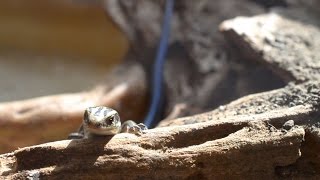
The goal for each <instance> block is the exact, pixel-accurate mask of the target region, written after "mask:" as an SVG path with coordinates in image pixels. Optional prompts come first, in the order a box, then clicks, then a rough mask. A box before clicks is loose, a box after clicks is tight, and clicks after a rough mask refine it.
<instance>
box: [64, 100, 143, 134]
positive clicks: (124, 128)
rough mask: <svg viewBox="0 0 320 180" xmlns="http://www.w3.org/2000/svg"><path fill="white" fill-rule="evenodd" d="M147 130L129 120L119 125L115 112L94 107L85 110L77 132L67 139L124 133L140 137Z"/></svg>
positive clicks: (140, 124) (118, 117) (118, 118)
mask: <svg viewBox="0 0 320 180" xmlns="http://www.w3.org/2000/svg"><path fill="white" fill-rule="evenodd" d="M147 129H148V128H147V127H146V126H145V125H144V124H142V123H139V124H137V123H135V122H134V121H131V120H128V121H125V122H124V123H123V124H122V125H121V121H120V116H119V114H118V112H117V111H116V110H114V109H111V108H108V107H104V106H96V107H89V108H87V109H85V111H84V115H83V122H82V125H81V127H80V129H79V131H78V132H76V133H71V134H70V135H69V139H81V138H91V137H94V136H106V135H115V134H118V133H125V132H127V133H132V134H136V135H140V134H142V133H144V130H147Z"/></svg>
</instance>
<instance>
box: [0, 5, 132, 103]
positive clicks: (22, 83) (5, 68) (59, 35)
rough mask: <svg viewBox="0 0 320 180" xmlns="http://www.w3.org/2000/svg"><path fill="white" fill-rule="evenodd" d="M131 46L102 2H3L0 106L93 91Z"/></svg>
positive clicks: (0, 39) (0, 35) (0, 29)
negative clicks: (82, 91) (28, 99)
mask: <svg viewBox="0 0 320 180" xmlns="http://www.w3.org/2000/svg"><path fill="white" fill-rule="evenodd" d="M127 47H128V42H127V40H126V38H125V37H124V35H123V34H122V33H121V32H120V31H119V29H117V27H116V26H115V25H114V24H113V22H112V21H111V19H110V18H109V17H108V16H107V15H106V14H105V11H104V9H103V6H102V5H101V4H100V5H99V4H98V3H97V2H94V1H90V2H86V1H67V0H28V1H23V0H1V1H0V84H1V88H0V102H3V101H13V100H20V99H27V98H32V97H38V96H43V95H49V94H60V93H69V92H79V91H81V90H85V89H90V88H91V87H92V86H94V85H95V84H97V82H98V81H101V80H102V79H103V77H104V75H105V74H106V71H107V70H108V68H110V66H112V65H114V64H116V63H118V62H119V61H120V60H121V58H122V57H123V55H124V54H125V52H126V50H127Z"/></svg>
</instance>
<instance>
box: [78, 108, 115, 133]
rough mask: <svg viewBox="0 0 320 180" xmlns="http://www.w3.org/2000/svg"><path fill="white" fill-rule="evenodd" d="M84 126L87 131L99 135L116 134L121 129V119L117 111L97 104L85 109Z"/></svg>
mask: <svg viewBox="0 0 320 180" xmlns="http://www.w3.org/2000/svg"><path fill="white" fill-rule="evenodd" d="M83 127H84V129H85V131H87V132H89V133H93V134H97V135H114V134H117V133H118V132H119V131H120V128H121V121H120V116H119V114H118V112H117V111H115V110H114V109H111V108H107V107H103V106H97V107H89V108H87V109H86V110H85V111H84V117H83Z"/></svg>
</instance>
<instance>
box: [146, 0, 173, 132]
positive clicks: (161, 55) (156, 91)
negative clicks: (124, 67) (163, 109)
mask: <svg viewBox="0 0 320 180" xmlns="http://www.w3.org/2000/svg"><path fill="white" fill-rule="evenodd" d="M165 6H166V7H165V12H164V19H163V25H162V32H161V36H160V43H159V46H158V50H157V56H156V60H155V62H154V64H153V77H152V83H153V84H152V97H151V98H152V99H151V105H150V107H149V111H148V114H147V116H146V117H145V119H144V124H145V125H146V126H147V127H148V128H150V127H151V126H152V125H154V124H155V120H156V115H157V112H158V111H159V109H160V105H161V97H162V91H163V82H162V81H163V68H164V63H165V59H166V58H165V57H166V54H167V50H168V40H169V34H170V20H171V17H172V14H173V6H174V0H167V1H166V5H165Z"/></svg>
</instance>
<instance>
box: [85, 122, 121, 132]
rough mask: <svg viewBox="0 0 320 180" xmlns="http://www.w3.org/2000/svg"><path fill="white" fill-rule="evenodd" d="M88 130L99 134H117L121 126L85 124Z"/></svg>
mask: <svg viewBox="0 0 320 180" xmlns="http://www.w3.org/2000/svg"><path fill="white" fill-rule="evenodd" d="M84 128H85V130H86V131H87V132H89V133H93V134H97V135H115V134H117V133H119V127H115V126H108V127H101V126H99V127H97V126H94V125H88V124H87V125H84Z"/></svg>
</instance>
